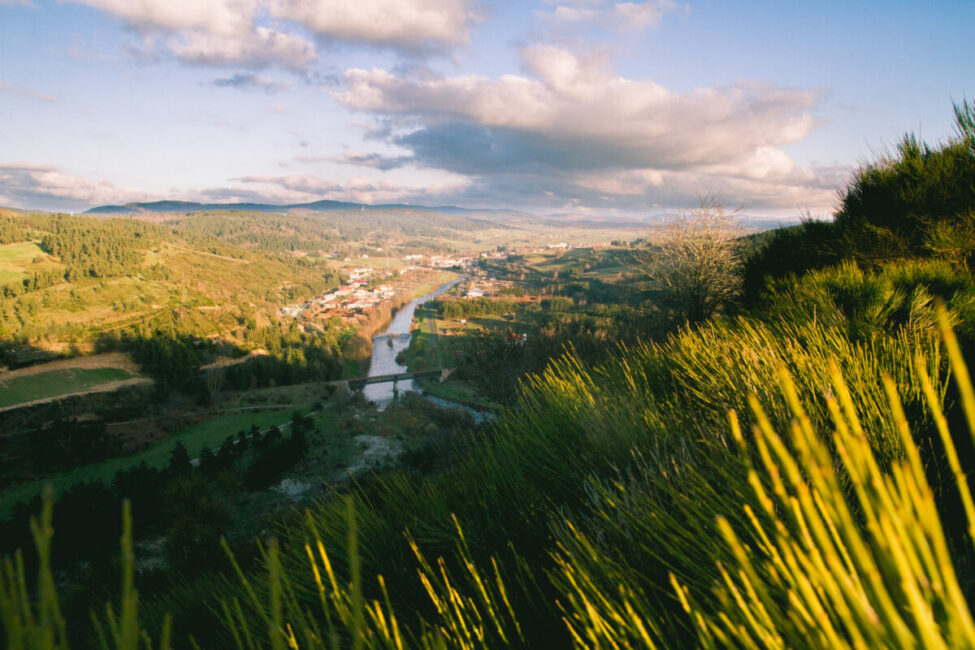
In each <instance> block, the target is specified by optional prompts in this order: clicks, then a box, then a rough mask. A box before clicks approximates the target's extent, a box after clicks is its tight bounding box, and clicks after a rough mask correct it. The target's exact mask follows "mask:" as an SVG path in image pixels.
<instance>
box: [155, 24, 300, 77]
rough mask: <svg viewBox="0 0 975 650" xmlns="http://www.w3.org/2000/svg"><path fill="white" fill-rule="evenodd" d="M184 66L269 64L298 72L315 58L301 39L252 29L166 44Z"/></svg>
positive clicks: (189, 37) (192, 36) (194, 36)
mask: <svg viewBox="0 0 975 650" xmlns="http://www.w3.org/2000/svg"><path fill="white" fill-rule="evenodd" d="M169 47H170V50H171V51H172V53H173V54H174V55H175V56H176V58H178V59H180V60H181V61H184V62H186V63H198V64H206V65H239V66H244V67H248V68H261V67H264V66H265V65H268V64H270V63H277V64H279V65H281V66H283V67H286V68H291V69H294V70H301V69H303V68H304V67H305V66H307V65H308V64H309V63H311V62H312V61H314V60H315V59H316V58H317V56H318V55H317V53H316V52H315V48H314V46H313V45H312V44H311V43H309V42H308V41H307V40H305V39H304V38H302V37H301V36H297V35H294V34H286V33H283V32H279V31H275V30H273V29H268V28H267V27H255V28H254V29H253V30H252V31H248V32H244V33H241V34H229V35H223V34H213V33H209V32H190V33H188V34H185V35H183V36H180V37H178V38H176V39H174V40H172V41H171V42H170V43H169Z"/></svg>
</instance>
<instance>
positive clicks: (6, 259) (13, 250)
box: [0, 242, 47, 284]
mask: <svg viewBox="0 0 975 650" xmlns="http://www.w3.org/2000/svg"><path fill="white" fill-rule="evenodd" d="M45 257H47V256H46V255H45V254H44V251H43V250H42V249H41V247H40V246H38V245H37V244H35V243H34V242H23V243H20V244H6V245H3V246H0V284H2V283H5V282H10V281H12V280H19V279H20V278H22V277H24V269H26V268H27V265H28V264H30V263H31V262H33V261H34V260H35V259H37V258H45Z"/></svg>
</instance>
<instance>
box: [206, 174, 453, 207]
mask: <svg viewBox="0 0 975 650" xmlns="http://www.w3.org/2000/svg"><path fill="white" fill-rule="evenodd" d="M232 180H233V181H234V182H236V183H240V184H241V185H242V186H243V187H242V188H240V189H235V188H220V189H216V190H204V194H207V195H208V196H214V197H216V196H219V197H221V200H235V201H236V200H253V199H254V197H258V196H260V197H264V198H263V199H262V200H271V201H272V202H274V203H306V202H312V201H318V200H321V199H330V200H333V201H351V202H353V203H365V204H377V203H393V202H397V203H398V202H407V203H416V202H425V201H432V200H435V199H437V198H438V197H441V196H457V195H459V194H460V193H462V191H463V189H464V188H465V187H466V186H467V185H468V182H467V181H465V180H460V181H455V180H452V181H447V182H444V183H439V184H437V183H435V184H427V185H423V186H417V187H414V186H408V185H400V184H397V183H393V182H390V181H386V180H373V179H369V178H365V177H363V176H354V177H352V178H349V179H347V180H345V181H344V182H341V181H336V180H333V179H328V178H321V177H318V176H312V175H306V174H291V175H286V176H244V177H240V178H234V179H232ZM244 196H247V197H251V198H250V199H243V198H242V197H244Z"/></svg>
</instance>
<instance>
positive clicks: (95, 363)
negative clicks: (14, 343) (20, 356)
mask: <svg viewBox="0 0 975 650" xmlns="http://www.w3.org/2000/svg"><path fill="white" fill-rule="evenodd" d="M76 368H85V369H95V368H119V369H121V370H126V371H128V372H131V373H133V374H138V373H139V366H137V365H136V363H135V362H134V361H132V358H131V357H129V355H128V354H126V353H125V352H112V353H109V354H94V355H91V356H87V357H75V358H73V359H62V360H61V361H50V362H48V363H39V364H37V365H36V366H28V367H27V368H20V369H18V370H8V371H6V372H0V382H2V381H7V380H8V379H17V378H19V377H29V376H30V375H39V374H41V373H45V372H51V371H52V370H73V369H76Z"/></svg>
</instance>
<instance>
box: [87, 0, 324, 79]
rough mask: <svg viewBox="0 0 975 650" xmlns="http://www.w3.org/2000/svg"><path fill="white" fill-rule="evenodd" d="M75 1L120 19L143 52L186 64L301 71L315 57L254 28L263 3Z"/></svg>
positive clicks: (286, 36)
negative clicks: (165, 53)
mask: <svg viewBox="0 0 975 650" xmlns="http://www.w3.org/2000/svg"><path fill="white" fill-rule="evenodd" d="M71 1H73V2H78V3H81V4H86V5H88V6H91V7H94V8H96V9H100V10H102V11H104V12H106V13H109V14H111V15H113V16H115V17H116V18H118V19H120V20H121V21H122V22H123V23H125V24H126V25H127V26H128V27H129V28H131V29H132V30H134V31H135V32H136V33H138V34H140V35H141V36H142V39H143V40H142V45H143V48H144V49H146V50H148V51H152V50H154V49H155V48H157V47H160V46H161V47H163V48H164V49H165V50H166V51H168V52H170V53H171V54H173V55H174V56H175V57H176V58H177V59H179V60H181V61H184V62H187V63H197V64H209V65H239V66H244V67H250V68H260V67H264V66H267V65H271V64H277V65H281V66H283V67H285V68H290V69H294V70H299V69H302V68H304V67H305V66H307V64H308V63H310V62H311V61H313V60H314V59H315V58H316V57H317V53H316V51H315V47H314V46H313V45H312V44H311V43H310V42H309V41H308V40H306V39H305V38H304V37H302V36H300V35H298V34H294V33H287V32H283V31H280V30H278V29H273V28H271V27H267V26H263V25H258V24H257V23H256V19H257V16H258V14H259V13H260V11H261V10H262V6H263V5H264V4H265V3H266V2H265V0H71Z"/></svg>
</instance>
